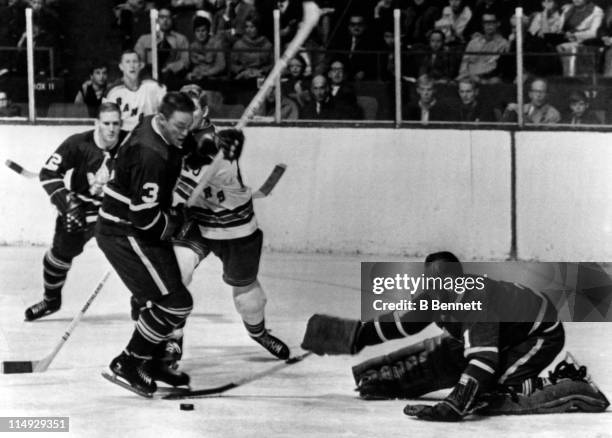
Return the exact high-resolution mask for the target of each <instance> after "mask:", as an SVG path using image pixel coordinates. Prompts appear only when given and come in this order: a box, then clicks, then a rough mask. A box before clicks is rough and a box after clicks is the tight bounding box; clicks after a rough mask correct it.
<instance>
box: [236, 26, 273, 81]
mask: <svg viewBox="0 0 612 438" xmlns="http://www.w3.org/2000/svg"><path fill="white" fill-rule="evenodd" d="M231 58H232V62H231V71H232V74H233V75H234V78H235V79H254V78H261V77H264V76H265V75H266V74H267V73H268V71H269V70H270V69H271V68H272V43H271V42H270V40H268V38H266V37H265V36H263V35H261V34H260V32H259V20H258V18H257V17H256V16H255V15H251V16H249V17H248V18H247V19H246V21H245V27H244V35H243V36H242V37H241V38H240V39H239V40H238V41H236V43H235V44H234V47H233V48H232V55H231Z"/></svg>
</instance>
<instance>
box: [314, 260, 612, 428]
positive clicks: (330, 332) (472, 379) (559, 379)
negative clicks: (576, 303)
mask: <svg viewBox="0 0 612 438" xmlns="http://www.w3.org/2000/svg"><path fill="white" fill-rule="evenodd" d="M424 271H425V272H424V275H425V278H443V279H445V280H446V279H447V278H457V277H469V276H470V275H469V274H464V272H463V267H462V265H461V263H460V262H459V260H458V259H457V258H456V257H455V256H454V255H453V254H452V253H449V252H441V253H435V254H430V255H429V256H427V258H426V260H425V268H424ZM484 284H485V289H484V293H483V294H482V295H481V296H483V297H485V298H484V299H485V300H486V305H483V306H484V307H485V309H487V312H491V314H492V315H500V314H504V313H503V312H506V313H505V315H509V314H510V315H512V317H513V318H505V320H510V321H519V322H499V319H498V320H497V322H496V321H495V317H494V316H493V317H490V318H486V317H483V316H482V315H476V314H475V313H472V314H471V315H469V316H466V315H465V314H463V316H462V317H461V318H459V317H457V314H456V313H453V311H436V312H434V311H427V312H424V313H426V314H424V313H421V312H411V311H408V312H406V313H397V312H393V313H388V314H384V315H381V316H379V317H376V318H375V319H374V320H370V321H366V322H361V321H355V320H348V319H341V318H336V317H332V316H326V315H314V316H313V317H311V319H310V320H309V322H308V327H307V330H306V334H305V336H304V342H303V344H302V347H303V348H305V349H307V350H311V351H313V352H315V353H317V354H355V353H357V352H359V351H361V350H362V349H363V348H365V347H366V346H370V345H376V344H380V343H383V342H385V341H388V340H392V339H399V338H403V337H406V336H410V335H413V334H416V333H418V332H420V331H421V330H423V329H424V328H425V327H427V326H428V325H430V324H431V323H432V322H435V323H436V324H437V325H438V326H439V327H440V328H442V329H444V330H445V331H446V333H445V334H444V335H441V336H437V337H434V338H430V339H427V340H425V341H423V342H420V343H417V344H414V345H411V346H408V347H406V348H402V349H400V350H398V351H394V352H392V353H390V354H388V355H385V356H382V357H376V358H374V359H370V360H368V361H365V362H363V363H361V364H359V365H357V366H355V367H353V375H354V378H355V382H356V383H357V389H358V391H359V393H360V396H361V397H362V398H365V399H393V398H405V399H413V398H418V397H420V396H422V395H424V394H427V393H429V392H432V391H436V390H439V389H444V388H450V387H452V388H453V390H452V391H451V393H450V395H448V397H446V398H445V399H444V400H443V401H442V402H440V403H437V404H435V405H433V406H428V405H412V404H409V405H407V406H406V407H405V409H404V413H405V414H407V415H410V416H416V417H418V418H421V419H423V420H430V421H460V420H461V419H462V418H464V417H465V416H466V415H469V414H472V413H478V414H483V415H493V414H527V413H545V412H570V411H587V412H597V411H603V410H605V409H606V407H607V406H608V405H609V403H608V400H607V399H606V398H605V396H604V395H603V394H602V393H601V392H600V391H599V390H598V389H597V388H596V387H595V386H594V385H592V384H589V382H587V381H586V380H587V379H586V378H587V376H586V368H585V367H580V366H576V365H575V364H572V363H568V362H566V361H562V362H560V363H559V364H558V365H557V367H556V368H555V370H554V371H553V372H551V373H550V374H549V376H548V377H547V378H544V377H540V373H541V372H542V371H543V370H544V369H545V368H546V367H547V366H549V365H550V364H551V363H552V362H553V360H554V359H555V357H556V356H557V355H558V354H559V353H560V352H561V350H562V349H563V346H564V342H565V335H564V330H563V325H562V324H561V322H559V321H558V320H557V311H556V308H555V307H554V305H553V304H552V303H551V302H550V301H549V299H548V298H547V297H545V296H543V295H541V294H539V293H536V292H534V291H532V290H531V289H528V288H526V287H522V286H520V285H517V284H514V283H506V282H501V281H495V280H491V279H489V278H485V279H484ZM449 292H451V293H449ZM461 296H462V295H461V294H459V293H454V292H453V291H440V290H437V291H431V290H425V291H423V292H422V295H420V296H419V299H439V301H443V302H447V303H451V302H455V303H458V302H461ZM489 316H491V315H489Z"/></svg>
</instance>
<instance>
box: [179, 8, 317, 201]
mask: <svg viewBox="0 0 612 438" xmlns="http://www.w3.org/2000/svg"><path fill="white" fill-rule="evenodd" d="M303 9H304V16H303V19H302V22H301V23H300V27H299V29H298V31H297V33H296V34H295V37H293V39H292V40H291V42H290V43H289V45H288V46H287V48H286V49H285V53H283V56H282V57H281V58H280V59H279V60H278V61H277V62H276V64H274V67H273V68H272V70H271V71H270V73H269V74H268V77H266V80H265V81H264V83H263V84H262V86H261V87H260V88H259V91H258V92H257V94H256V95H255V97H253V99H252V100H251V103H249V105H248V106H247V107H246V109H245V110H244V113H242V116H241V117H240V120H238V123H237V124H236V129H243V128H244V127H245V126H246V125H247V123H248V122H249V120H251V118H253V115H254V114H255V111H256V110H257V108H259V106H260V105H261V104H262V102H263V101H264V100H265V98H266V95H267V94H268V91H269V90H270V89H271V88H272V87H273V86H274V82H275V81H276V79H277V78H278V76H280V75H281V73H282V72H283V70H284V69H285V67H286V66H287V63H288V62H289V60H290V59H291V58H293V57H294V56H295V54H296V53H297V52H298V51H299V50H300V47H301V45H302V44H303V43H304V41H306V38H308V35H310V32H311V31H312V29H314V27H315V26H316V25H317V23H318V22H319V17H320V16H321V10H320V9H319V7H318V6H317V4H316V3H315V2H313V1H307V2H304V4H303ZM222 162H223V152H222V151H219V152H218V153H217V155H216V156H215V158H214V160H213V161H212V163H210V165H209V166H208V168H207V169H206V170H205V171H204V173H203V174H202V176H201V178H200V181H199V182H198V185H197V186H196V187H195V189H194V190H193V192H191V195H190V196H189V199H188V200H187V206H188V207H191V206H193V204H194V203H195V201H196V199H197V197H198V196H199V194H200V193H201V192H202V190H204V187H206V185H207V184H208V182H209V181H210V179H211V178H212V177H213V176H214V175H215V174H216V173H217V171H218V170H219V167H220V165H221V163H222Z"/></svg>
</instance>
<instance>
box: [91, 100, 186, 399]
mask: <svg viewBox="0 0 612 438" xmlns="http://www.w3.org/2000/svg"><path fill="white" fill-rule="evenodd" d="M194 109H195V108H194V105H193V102H192V101H191V99H190V98H189V97H188V96H187V95H185V94H183V93H175V92H172V93H168V94H167V95H165V96H164V98H163V100H162V103H161V105H160V108H159V113H158V114H157V115H155V116H146V117H144V118H143V120H142V121H141V122H140V124H139V125H138V126H137V127H136V128H135V129H134V131H133V132H132V134H131V136H130V137H129V138H128V139H127V140H126V142H124V144H123V145H122V146H121V148H120V149H119V151H118V153H117V157H116V160H115V169H114V174H113V177H112V178H111V180H110V181H109V183H108V185H107V186H106V187H105V189H104V199H103V202H102V207H101V209H100V213H99V214H100V219H99V220H98V224H97V226H96V239H97V241H98V246H99V247H100V249H101V250H102V251H103V252H104V254H105V255H106V258H107V259H108V260H109V262H110V264H111V265H112V266H113V268H114V269H115V271H116V272H117V274H118V275H119V277H120V278H121V279H122V280H123V282H124V283H125V285H126V286H127V287H128V289H129V290H130V292H131V293H132V295H133V297H134V298H135V301H136V302H138V303H143V304H144V308H143V309H142V310H141V311H140V313H139V315H138V321H137V322H136V327H135V329H134V332H133V334H132V337H131V339H130V341H129V343H128V344H127V346H126V348H125V349H124V350H123V352H122V353H121V354H119V356H117V357H116V358H115V359H113V360H112V362H111V364H110V370H111V372H112V373H113V374H114V376H113V378H114V379H117V381H118V383H119V382H121V383H119V384H123V385H122V386H127V387H129V388H130V389H131V390H133V391H134V392H137V393H139V394H141V395H144V396H150V395H151V394H152V393H153V392H155V391H156V390H157V384H156V382H155V380H162V381H164V382H167V383H170V384H172V385H175V386H177V385H179V384H181V385H182V384H188V382H189V376H188V375H187V374H185V373H178V372H173V373H170V374H169V370H168V369H166V368H165V367H163V366H161V365H162V364H159V363H157V362H153V361H152V359H153V357H154V356H155V357H157V354H156V349H157V348H158V347H159V345H160V344H162V342H163V341H165V340H166V339H168V338H169V337H170V335H171V333H172V332H173V330H174V329H175V328H177V327H181V326H182V325H184V323H185V320H186V319H187V316H188V315H189V313H190V312H191V309H192V306H193V300H192V298H191V294H190V293H189V291H188V290H187V288H186V287H185V286H184V285H183V282H182V279H181V272H180V270H179V267H178V264H177V262H176V257H175V255H174V251H173V250H172V244H171V243H170V240H169V239H170V238H171V237H172V235H173V233H174V230H176V229H177V228H178V227H179V225H180V218H179V216H180V215H175V214H173V211H172V210H171V206H172V191H173V189H174V186H175V183H176V180H177V178H178V176H179V173H180V171H181V166H182V162H183V150H182V145H183V141H184V140H185V138H186V137H187V135H188V133H189V129H190V127H191V125H192V121H193V112H194Z"/></svg>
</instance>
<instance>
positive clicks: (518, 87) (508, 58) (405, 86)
mask: <svg viewBox="0 0 612 438" xmlns="http://www.w3.org/2000/svg"><path fill="white" fill-rule="evenodd" d="M517 13H520V11H519V10H517ZM28 14H29V15H28ZM156 17H157V11H156V10H153V11H151V23H150V24H151V30H152V32H151V35H152V49H151V57H152V67H151V75H152V76H153V77H154V78H159V66H158V60H159V59H160V55H161V54H163V52H164V51H163V50H159V49H157V44H156V43H155V38H156V33H155V27H156ZM394 17H395V23H394V31H395V40H394V46H393V47H392V48H389V49H388V50H386V51H359V52H354V55H355V56H368V57H370V58H371V60H372V66H371V68H372V70H373V71H374V72H375V74H374V75H373V77H371V78H369V79H370V80H364V81H358V82H355V83H354V89H355V95H356V97H357V102H356V103H357V107H358V109H359V110H361V112H362V114H363V117H359V118H352V119H346V117H344V114H343V115H342V116H343V117H335V118H333V119H326V120H321V119H310V120H308V119H304V117H303V115H301V116H300V117H299V118H298V119H297V120H294V119H287V118H286V117H285V115H286V114H287V113H286V111H285V108H283V103H284V102H285V101H286V98H287V97H294V98H295V96H287V94H290V93H291V90H287V87H286V86H285V84H286V82H285V81H284V80H282V79H280V78H279V80H278V82H277V87H276V91H275V96H274V99H271V101H270V103H268V104H266V105H268V106H267V108H266V109H265V111H264V112H263V114H262V115H260V116H258V117H257V118H256V119H255V120H254V122H255V123H257V124H269V123H276V124H281V125H286V126H290V125H295V126H303V125H317V126H326V125H328V124H332V125H338V124H347V125H350V126H387V127H392V126H394V127H414V126H419V127H445V126H449V127H455V128H456V127H465V128H469V129H472V128H474V127H475V126H476V127H493V128H495V127H501V128H502V129H554V128H556V127H563V125H562V124H561V123H558V124H555V125H554V126H552V125H549V126H538V127H535V126H534V125H530V124H529V123H527V122H528V121H526V120H524V117H523V116H524V115H523V113H522V112H520V111H519V112H518V113H517V114H516V115H515V117H514V118H508V117H503V116H504V111H505V109H506V108H505V107H507V105H508V104H510V103H517V104H518V106H519V107H521V106H522V105H524V104H527V103H528V101H529V94H530V93H529V90H527V89H525V87H526V85H527V84H529V83H530V82H529V80H530V79H531V78H532V77H525V75H524V74H523V70H524V69H525V70H526V71H532V70H534V69H532V68H531V67H532V66H531V64H532V63H533V61H534V60H538V59H540V60H541V59H542V58H548V59H550V63H549V62H546V61H545V62H544V64H553V63H560V64H563V68H565V70H558V71H557V72H556V73H557V74H554V75H553V76H548V77H547V80H548V82H549V93H548V100H549V101H550V103H551V104H552V105H553V106H556V107H557V109H558V110H559V111H560V112H565V110H566V109H567V107H568V99H569V94H571V93H572V92H574V91H576V92H582V93H583V94H584V95H585V96H586V97H587V99H588V101H589V103H590V105H591V109H592V111H594V112H595V113H596V115H597V120H598V121H600V122H601V124H599V125H597V128H600V129H601V128H602V127H604V126H606V125H605V124H606V122H607V113H606V111H607V102H608V100H609V99H610V96H611V95H612V92H611V91H610V87H608V86H607V85H608V83H609V82H610V81H609V79H607V78H603V77H602V76H601V75H600V74H598V73H597V68H598V64H599V63H600V60H601V57H602V51H601V50H591V51H587V52H586V53H583V52H580V51H579V52H577V53H563V54H560V53H556V52H551V53H545V54H544V53H523V50H522V49H523V46H522V44H521V41H522V32H523V29H522V28H520V27H519V28H518V29H517V42H518V44H517V45H516V46H517V52H516V53H515V52H511V53H502V54H497V53H495V54H494V55H496V56H499V60H500V61H499V62H500V63H502V64H504V65H506V68H510V73H508V71H506V72H504V74H505V77H504V78H503V80H500V81H499V82H498V83H481V84H479V98H480V99H481V101H485V103H486V104H487V106H489V107H490V110H491V111H492V113H494V116H493V117H491V118H487V119H486V120H480V121H479V122H465V121H462V120H457V119H453V117H451V116H447V117H444V118H443V120H436V119H435V118H432V119H430V120H428V121H427V122H423V121H421V120H419V119H417V120H409V119H410V118H411V116H410V115H409V114H408V112H407V111H408V110H409V109H410V107H411V106H412V107H414V104H415V103H416V102H417V101H418V92H419V90H418V76H419V74H420V73H421V72H420V71H419V70H418V69H415V68H414V67H413V66H414V64H415V60H418V59H419V57H421V58H424V57H425V56H426V55H427V54H428V51H427V50H425V48H423V47H421V48H419V47H410V48H407V47H405V46H404V47H403V46H402V45H401V44H400V36H399V34H400V26H399V24H400V23H399V17H400V15H399V11H396V12H395V14H394ZM518 22H519V23H520V22H521V21H520V20H518ZM26 23H27V25H28V26H27V29H26V31H27V32H26V33H27V34H28V35H29V36H28V38H27V43H28V44H27V53H28V56H27V61H28V62H27V63H25V64H26V69H25V70H26V71H27V79H26V78H23V77H18V76H16V77H13V78H11V80H12V81H13V82H11V81H8V82H5V84H9V85H5V87H7V88H8V89H9V90H23V89H24V87H23V85H24V84H27V87H26V89H27V99H24V100H23V102H27V104H24V103H21V104H19V106H20V108H21V109H22V110H26V111H22V115H27V121H29V122H36V121H37V120H39V121H44V122H50V121H59V122H70V121H73V120H80V121H82V118H87V117H88V114H87V113H86V112H85V111H82V109H81V111H77V109H76V108H75V107H74V105H72V104H71V102H72V100H70V101H68V102H64V101H62V100H66V99H61V98H59V96H60V95H61V94H62V93H63V87H64V84H63V82H62V79H58V78H55V77H54V52H53V49H52V48H39V47H36V48H33V50H30V47H31V26H32V25H31V11H30V10H26ZM274 24H275V33H274V35H275V38H274V41H273V42H274V57H273V59H274V62H276V61H277V60H278V59H279V58H280V43H279V41H280V37H279V18H278V11H275V14H274ZM7 49H8V48H7ZM10 49H11V50H16V49H15V48H10ZM1 50H2V48H0V51H1ZM35 51H36V53H38V52H40V51H47V52H48V64H49V68H48V74H47V75H41V74H37V70H38V73H40V70H41V69H37V68H36V65H39V64H40V62H41V61H40V59H39V58H40V57H39V56H36V59H35V56H34V52H35ZM174 51H175V50H174ZM30 52H32V53H31V54H30ZM224 52H225V56H226V71H227V72H229V71H230V60H231V53H232V52H231V51H229V52H227V51H225V50H224ZM305 53H307V55H308V58H309V59H310V60H311V67H313V69H314V70H315V71H317V70H316V65H317V63H318V61H317V59H318V60H324V61H323V62H321V64H322V65H327V64H328V63H329V61H330V60H332V59H333V58H334V57H335V55H341V54H342V52H338V51H333V50H322V49H319V50H308V51H306V52H305ZM445 53H446V54H447V55H448V56H449V60H451V61H449V62H453V63H454V65H453V66H449V71H450V72H451V74H449V75H448V77H447V78H439V77H435V75H434V87H435V89H436V97H437V99H438V100H439V101H441V102H444V103H445V104H447V105H448V106H449V107H454V108H456V107H457V106H458V105H459V102H460V101H459V96H458V92H457V81H456V73H457V69H458V66H459V65H460V63H461V58H462V57H463V56H465V55H466V53H465V52H463V51H460V50H458V51H453V50H449V51H448V52H445ZM476 55H482V56H486V55H491V53H477V54H476ZM15 58H16V59H17V58H19V59H21V60H22V61H21V63H22V65H21V67H22V68H23V67H24V65H23V63H24V62H25V60H24V59H23V58H24V57H23V56H21V57H19V56H15ZM396 59H399V60H400V62H395V60H396ZM566 61H567V62H566ZM508 66H510V67H508ZM517 66H518V68H517ZM523 67H524V68H523ZM512 69H514V72H512ZM536 70H537V69H536ZM22 71H23V69H22ZM0 73H1V71H0ZM530 76H532V75H530ZM1 78H2V75H0V81H2V79H1ZM488 79H489V78H487V81H485V82H492V81H489V80H488ZM15 81H17V82H19V84H20V85H21V87H20V86H13V85H11V84H14V83H16V82H15ZM187 82H190V81H186V80H183V81H180V82H177V83H175V84H173V87H171V88H174V89H177V88H178V87H179V86H180V85H182V84H183V83H187ZM198 82H199V83H200V85H202V86H203V88H204V89H207V90H209V91H210V93H209V97H210V106H211V115H212V116H213V117H214V118H215V119H220V120H222V121H228V122H231V121H233V120H236V119H238V118H239V117H240V115H241V114H242V111H243V110H244V107H246V105H247V104H248V102H249V101H250V98H251V97H252V96H253V95H254V94H255V93H256V91H257V85H258V81H257V80H256V79H253V80H251V81H244V82H243V83H239V82H237V81H235V80H234V79H233V78H232V76H231V74H229V73H226V74H225V75H220V76H218V77H215V78H212V79H209V80H204V81H198ZM1 83H2V82H0V84H1ZM1 89H2V86H1V85H0V90H1ZM294 91H295V90H294ZM302 91H303V92H304V93H303V94H304V96H307V93H306V91H307V90H304V89H302ZM22 94H25V93H22ZM23 97H25V96H19V98H17V99H13V101H16V102H22V99H23ZM58 100H59V101H58ZM298 100H299V99H298ZM299 103H303V102H299ZM26 105H27V106H26ZM298 106H299V105H298ZM0 114H1V113H0ZM13 120H14V119H13ZM574 128H578V129H582V127H580V126H578V127H576V126H574Z"/></svg>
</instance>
